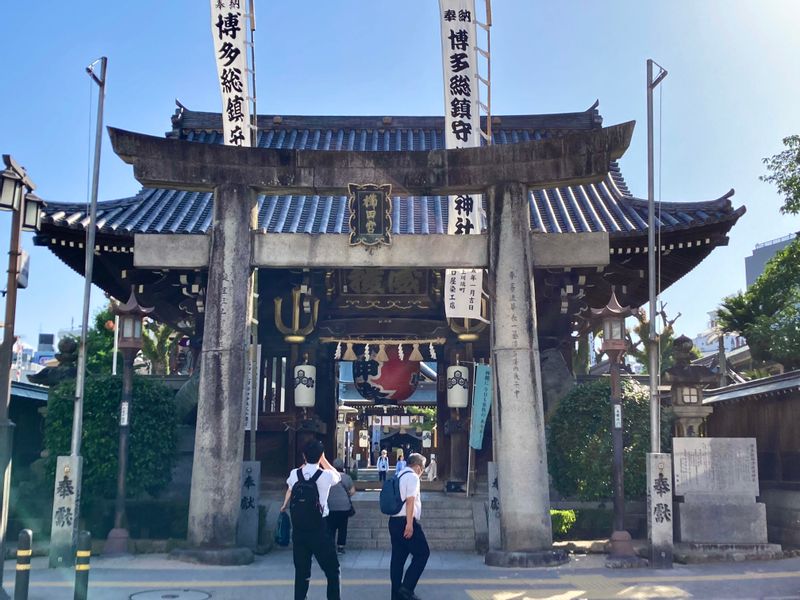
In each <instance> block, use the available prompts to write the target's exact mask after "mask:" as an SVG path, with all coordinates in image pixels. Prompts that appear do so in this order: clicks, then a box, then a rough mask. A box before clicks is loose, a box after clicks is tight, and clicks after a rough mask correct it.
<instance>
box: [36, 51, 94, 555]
mask: <svg viewBox="0 0 800 600" xmlns="http://www.w3.org/2000/svg"><path fill="white" fill-rule="evenodd" d="M97 65H99V74H98V73H97V72H96V71H95V67H96V66H97ZM107 65H108V59H107V58H106V57H105V56H103V57H101V58H99V59H97V60H96V61H94V62H93V63H92V64H90V65H89V66H88V67H86V72H87V73H88V74H89V77H91V78H92V81H94V82H95V83H96V84H97V86H98V88H99V93H98V100H97V126H96V129H95V140H94V166H93V171H92V191H91V196H90V206H89V223H88V224H87V227H86V248H85V249H86V262H85V266H84V286H83V316H82V319H81V340H80V345H79V347H78V372H77V375H76V378H75V405H74V410H73V418H72V444H71V446H70V455H69V456H59V457H58V458H57V461H56V478H55V491H54V493H53V522H52V529H51V534H50V567H51V568H55V567H66V566H72V564H73V562H74V557H75V552H74V548H75V544H76V543H77V537H78V521H79V518H80V497H81V480H82V474H83V458H82V457H81V436H82V435H83V392H84V388H85V383H86V337H87V334H88V332H89V305H90V301H91V295H92V269H93V266H94V244H95V233H96V229H97V226H96V223H97V189H98V184H99V180H100V149H101V147H102V142H103V104H104V101H105V91H106V67H107ZM67 491H71V492H72V493H67Z"/></svg>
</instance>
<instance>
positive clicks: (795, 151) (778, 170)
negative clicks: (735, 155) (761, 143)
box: [759, 135, 800, 215]
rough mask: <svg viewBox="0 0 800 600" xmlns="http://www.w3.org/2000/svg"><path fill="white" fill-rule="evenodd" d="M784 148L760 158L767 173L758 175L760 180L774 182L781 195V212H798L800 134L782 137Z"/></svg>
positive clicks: (799, 197)
mask: <svg viewBox="0 0 800 600" xmlns="http://www.w3.org/2000/svg"><path fill="white" fill-rule="evenodd" d="M783 145H784V146H785V147H786V150H784V151H783V152H779V153H778V154H776V155H774V156H770V157H768V158H765V159H763V160H762V162H763V163H764V164H765V165H766V166H767V170H768V171H769V175H762V176H761V177H759V179H760V180H761V181H766V182H767V183H774V184H775V185H776V186H777V188H778V191H779V192H780V193H781V195H782V196H783V206H781V212H782V213H783V214H793V215H796V214H798V213H800V135H790V136H789V137H786V138H783Z"/></svg>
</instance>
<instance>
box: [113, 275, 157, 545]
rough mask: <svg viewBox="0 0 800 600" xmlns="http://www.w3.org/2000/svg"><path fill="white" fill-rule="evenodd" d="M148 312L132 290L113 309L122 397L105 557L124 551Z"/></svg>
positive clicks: (127, 536)
mask: <svg viewBox="0 0 800 600" xmlns="http://www.w3.org/2000/svg"><path fill="white" fill-rule="evenodd" d="M152 311H153V309H152V308H143V307H142V306H140V305H139V301H138V300H137V299H136V294H135V293H134V292H133V290H131V296H130V298H128V301H127V302H126V303H125V304H118V305H116V306H114V314H115V315H117V316H118V317H119V331H118V332H117V334H118V342H117V344H118V347H119V350H120V352H121V353H122V398H121V400H120V405H119V454H118V456H119V465H118V468H117V499H116V503H115V506H114V528H113V529H112V530H111V531H110V532H109V533H108V538H107V539H106V545H105V548H104V549H103V552H104V553H105V554H108V555H114V554H125V553H127V551H128V538H129V534H128V530H127V528H126V527H125V496H126V491H125V478H126V476H127V472H128V437H129V434H130V419H129V414H130V405H131V403H132V402H133V361H134V359H135V358H136V355H137V354H138V353H139V350H141V349H142V319H143V318H144V317H145V316H146V315H148V314H149V313H151V312H152Z"/></svg>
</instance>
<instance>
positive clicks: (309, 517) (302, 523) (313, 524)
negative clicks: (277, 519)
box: [289, 469, 322, 531]
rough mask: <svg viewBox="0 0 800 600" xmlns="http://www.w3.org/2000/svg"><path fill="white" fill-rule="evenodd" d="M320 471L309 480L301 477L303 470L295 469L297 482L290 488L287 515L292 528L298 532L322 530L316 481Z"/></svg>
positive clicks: (320, 508)
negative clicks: (290, 517)
mask: <svg viewBox="0 0 800 600" xmlns="http://www.w3.org/2000/svg"><path fill="white" fill-rule="evenodd" d="M321 475H322V469H317V472H316V473H314V475H312V476H311V477H310V478H309V479H306V478H305V477H303V470H302V469H297V482H296V483H295V484H294V485H293V486H292V495H291V496H290V498H289V513H290V514H291V516H292V527H294V528H295V529H296V530H298V531H313V530H316V529H321V528H322V506H321V505H320V503H319V490H318V489H317V479H319V478H320V476H321Z"/></svg>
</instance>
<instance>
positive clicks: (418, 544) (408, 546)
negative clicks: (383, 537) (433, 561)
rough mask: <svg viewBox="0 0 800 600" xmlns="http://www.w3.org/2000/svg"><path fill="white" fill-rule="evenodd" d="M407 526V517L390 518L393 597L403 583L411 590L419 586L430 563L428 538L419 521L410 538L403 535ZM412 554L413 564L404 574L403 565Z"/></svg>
mask: <svg viewBox="0 0 800 600" xmlns="http://www.w3.org/2000/svg"><path fill="white" fill-rule="evenodd" d="M405 528H406V518H405V517H391V518H390V519H389V536H390V537H391V540H392V560H391V563H390V566H389V575H390V576H391V579H392V598H396V597H397V592H398V590H399V589H400V586H401V585H402V586H403V587H404V588H406V589H407V590H408V591H409V592H413V591H414V589H415V588H416V587H417V582H418V581H419V578H420V577H421V576H422V572H423V571H424V570H425V565H426V564H428V557H429V556H430V555H431V551H430V548H428V540H426V539H425V532H424V531H422V526H421V525H420V524H419V521H417V520H416V519H414V534H413V535H412V536H411V538H410V539H406V538H404V537H403V532H404V531H405ZM409 554H410V555H411V564H410V565H408V569H406V573H405V576H403V567H405V565H406V559H407V558H408V555H409Z"/></svg>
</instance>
